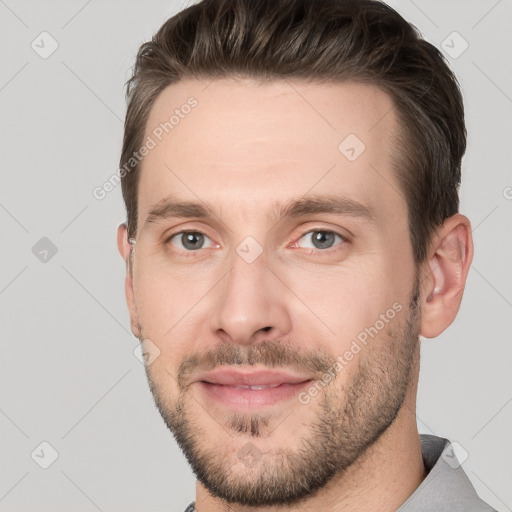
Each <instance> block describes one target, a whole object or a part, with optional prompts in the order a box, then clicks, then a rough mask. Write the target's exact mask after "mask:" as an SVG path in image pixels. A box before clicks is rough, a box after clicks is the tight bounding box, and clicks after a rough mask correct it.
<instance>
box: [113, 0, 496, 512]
mask: <svg viewBox="0 0 512 512" xmlns="http://www.w3.org/2000/svg"><path fill="white" fill-rule="evenodd" d="M127 96H128V111H127V116H126V124H125V137H124V143H123V149H122V155H121V169H122V187H123V197H124V200H125V204H126V208H127V223H126V224H122V225H121V226H120V227H119V231H118V246H119V251H120V253H121V255H122V256H123V258H124V259H125V261H126V266H127V274H126V282H125V285H126V297H127V303H128V308H129V312H130V318H131V328H132V331H133V333H134V334H135V335H136V336H137V337H138V338H139V339H140V340H141V342H142V344H143V350H145V352H146V356H147V358H148V359H147V366H146V369H147V376H148V380H149V384H150V388H151V391H152V393H153V396H154V398H155V402H156V404H157V406H158V409H159V411H160V413H161V415H162V418H163V419H164V421H165V423H166V424H167V426H168V427H169V429H170V430H171V432H172V433H173V435H174V437H175V438H176V440H177V442H178V444H179V446H180V447H181V449H182V450H183V452H184V454H185V456H186V458H187V460H188V462H189V463H190V465H191V467H192V470H193V471H194V473H195V475H196V477H197V479H198V482H197V490H196V499H195V501H194V503H192V504H191V505H190V507H189V508H188V509H187V510H194V509H195V510H198V511H199V512H214V511H221V510H223V511H224V510H235V511H250V510H261V509H262V507H265V509H266V510H272V511H274V510H275V511H277V510H279V511H284V510H287V511H288V510H301V511H302V510H304V511H318V510H340V511H341V510H357V511H359V512H362V511H363V512H364V511H368V510H372V511H373V510H379V511H382V512H387V511H395V510H401V511H412V510H414V511H426V510H435V511H456V510H460V511H488V510H492V508H491V507H489V506H488V505H486V504H485V503H484V502H483V501H481V500H480V499H479V498H478V496H477V494H476V492H475V491H474V489H473V487H472V486H471V484H470V482H469V480H468V478H467V477H466V475H465V474H464V472H463V470H462V469H461V468H460V465H459V464H458V463H457V462H456V461H457V459H456V457H455V455H454V452H453V447H452V446H451V445H450V443H449V441H448V440H446V439H443V438H439V437H435V436H426V435H423V436H421V437H420V436H419V434H418V430H417V425H416V417H415V409H416V390H417V382H418V375H419V354H420V350H419V349H420V343H419V336H420V335H421V336H423V337H426V338H432V337H435V336H438V335H439V334H440V333H442V332H443V331H444V330H445V329H446V328H447V327H448V326H449V325H450V324H451V323H452V322H453V320H454V318H455V316H456V314H457V312H458V309H459V306H460V302H461V298H462V294H463V290H464V286H465V281H466V277H467V274H468V270H469V267H470V264H471V260H472V255H473V243H472V238H471V227H470V222H469V220H468V219H467V218H466V217H465V216H463V215H461V214H459V213H458V193H457V189H458V185H459V182H460V167H461V158H462V156H463V154H464V151H465V145H466V133H465V126H464V113H463V105H462V98H461V94H460V91H459V89H458V85H457V82H456V80H455V78H454V76H453V75H452V73H451V71H450V70H449V68H448V67H447V65H446V64H445V62H444V60H443V58H442V56H441V54H440V53H439V52H438V50H436V49H435V48H434V47H433V46H432V45H430V44H428V43H427V42H425V41H424V40H422V39H421V38H420V36H419V35H418V34H417V32H416V31H415V29H414V28H413V27H411V26H410V25H409V24H408V23H407V22H406V21H405V20H404V19H403V18H401V16H400V15H398V14H397V13H396V12H395V11H394V10H392V9H391V8H390V7H388V6H386V5H385V4H383V3H380V2H377V1H373V0H362V1H358V2H354V1H345V0H330V1H327V0H322V1H318V0H316V1H313V0H295V1H294V0H280V1H276V0H211V1H209V0H205V1H203V2H200V3H198V4H196V5H192V6H190V7H188V8H186V9H185V10H183V11H182V12H180V13H179V14H177V15H176V16H174V17H173V18H171V19H170V20H168V21H167V22H166V23H165V24H164V25H163V26H162V27H161V29H160V30H159V31H158V33H157V34H156V35H155V36H154V38H153V40H152V41H150V42H148V43H145V44H144V45H142V47H141V48H140V50H139V53H138V56H137V61H136V65H135V68H134V74H133V77H132V78H131V79H130V80H129V82H128V90H127Z"/></svg>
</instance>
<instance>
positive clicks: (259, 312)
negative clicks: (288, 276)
mask: <svg viewBox="0 0 512 512" xmlns="http://www.w3.org/2000/svg"><path fill="white" fill-rule="evenodd" d="M274 272H275V271H273V270H270V268H269V267H268V266H267V264H266V261H265V257H264V254H261V255H260V256H259V257H258V258H257V259H256V260H255V261H253V262H252V263H248V262H246V261H245V260H244V259H243V258H242V257H240V256H239V255H238V254H237V253H234V255H233V257H232V264H231V268H230V271H229V272H228V273H227V275H226V277H225V278H224V279H223V280H222V282H221V283H219V286H218V287H216V294H215V297H213V304H214V306H213V312H212V314H211V317H210V329H211V330H212V332H213V333H214V334H215V335H216V336H218V337H220V338H221V339H222V340H223V341H225V342H232V343H236V344H241V345H242V344H245V345H248V344H255V343H258V342H259V341H262V340H264V339H274V338H279V337H281V336H285V335H287V334H288V333H289V332H290V330H291V319H290V315H289V309H288V307H287V303H288V304H289V302H287V301H289V299H290V297H289V296H288V293H289V290H287V289H286V287H285V286H284V285H283V283H282V282H281V281H280V280H279V279H278V278H277V277H276V275H275V274H274Z"/></svg>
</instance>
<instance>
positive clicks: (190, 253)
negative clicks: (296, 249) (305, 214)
mask: <svg viewBox="0 0 512 512" xmlns="http://www.w3.org/2000/svg"><path fill="white" fill-rule="evenodd" d="M186 233H199V234H201V235H204V236H205V237H207V238H209V237H208V235H206V234H205V233H203V232H202V231H199V230H197V229H188V230H183V231H177V232H176V233H172V234H171V235H169V236H168V237H167V238H166V240H165V242H164V243H165V245H172V244H170V241H171V240H172V239H173V238H174V237H175V236H178V235H184V234H186ZM310 233H329V234H333V235H337V236H339V237H340V238H341V242H340V243H338V244H337V245H336V246H334V247H330V248H328V249H309V248H306V250H307V251H308V254H314V253H322V254H331V253H334V252H337V251H340V250H342V249H341V248H340V247H339V246H344V245H345V244H346V243H347V242H348V239H347V237H346V236H344V235H342V234H341V233H338V232H337V231H333V230H331V229H309V230H307V231H305V232H303V233H302V234H301V235H300V236H299V238H298V240H297V242H294V243H293V245H295V244H297V243H298V241H299V240H300V239H302V238H303V237H304V236H305V235H308V234H310ZM171 250H172V251H173V252H177V253H181V255H182V256H183V257H185V258H196V257H197V255H196V254H195V253H200V251H201V249H197V250H195V251H183V250H181V249H177V248H173V249H171Z"/></svg>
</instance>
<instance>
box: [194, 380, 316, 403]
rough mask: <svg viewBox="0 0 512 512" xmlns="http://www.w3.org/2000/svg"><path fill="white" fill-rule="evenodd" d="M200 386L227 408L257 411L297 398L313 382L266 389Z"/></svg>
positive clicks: (207, 384) (218, 385)
mask: <svg viewBox="0 0 512 512" xmlns="http://www.w3.org/2000/svg"><path fill="white" fill-rule="evenodd" d="M198 384H199V385H200V387H201V389H202V390H203V391H204V393H206V395H208V396H209V397H210V398H212V399H214V400H216V401H217V402H221V403H222V404H224V405H226V406H229V407H231V408H234V409H256V408H261V407H266V406H269V405H274V404H276V403H279V402H283V401H285V400H290V399H292V398H294V397H296V396H297V394H298V393H300V392H301V391H302V390H304V389H305V388H307V387H308V386H310V385H311V380H307V381H304V382H299V383H297V384H281V385H279V386H277V387H275V388H264V389H248V388H234V387H231V386H222V385H220V384H212V383H210V382H198Z"/></svg>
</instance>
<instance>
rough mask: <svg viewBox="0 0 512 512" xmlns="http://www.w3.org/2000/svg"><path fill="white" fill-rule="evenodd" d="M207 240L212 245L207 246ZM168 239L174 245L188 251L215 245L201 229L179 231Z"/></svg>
mask: <svg viewBox="0 0 512 512" xmlns="http://www.w3.org/2000/svg"><path fill="white" fill-rule="evenodd" d="M206 240H208V241H209V242H210V245H208V246H206V247H205V245H204V244H205V241H206ZM167 241H168V242H170V243H171V245H173V246H174V247H177V248H178V249H181V250H184V251H187V252H190V251H197V250H199V249H206V248H209V247H212V246H213V244H212V243H211V240H210V239H209V238H208V237H207V236H206V235H205V234H204V233H201V232H200V231H180V232H179V233H175V234H174V235H171V236H170V237H169V238H168V240H167Z"/></svg>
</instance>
